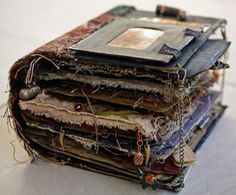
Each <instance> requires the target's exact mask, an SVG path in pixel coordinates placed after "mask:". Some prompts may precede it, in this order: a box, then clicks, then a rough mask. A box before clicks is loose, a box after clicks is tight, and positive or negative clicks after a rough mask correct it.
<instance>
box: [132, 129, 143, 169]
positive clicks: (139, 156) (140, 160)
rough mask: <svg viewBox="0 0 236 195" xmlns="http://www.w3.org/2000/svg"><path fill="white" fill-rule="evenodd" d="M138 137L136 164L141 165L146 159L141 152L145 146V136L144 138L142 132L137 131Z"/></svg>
mask: <svg viewBox="0 0 236 195" xmlns="http://www.w3.org/2000/svg"><path fill="white" fill-rule="evenodd" d="M136 137H137V142H136V143H137V149H138V150H137V152H136V154H135V155H134V164H135V165H136V166H141V165H142V164H143V161H144V156H143V154H142V153H141V148H142V146H143V138H142V134H141V133H140V132H139V131H138V132H137V134H136Z"/></svg>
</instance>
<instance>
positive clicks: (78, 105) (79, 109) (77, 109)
mask: <svg viewBox="0 0 236 195" xmlns="http://www.w3.org/2000/svg"><path fill="white" fill-rule="evenodd" d="M74 109H75V111H77V112H80V111H81V110H82V104H81V103H77V104H75V106H74Z"/></svg>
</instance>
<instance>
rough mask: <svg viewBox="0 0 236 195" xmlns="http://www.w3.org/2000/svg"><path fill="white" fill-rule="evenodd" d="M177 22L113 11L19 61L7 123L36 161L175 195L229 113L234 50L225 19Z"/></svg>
mask: <svg viewBox="0 0 236 195" xmlns="http://www.w3.org/2000/svg"><path fill="white" fill-rule="evenodd" d="M158 10H159V11H158ZM159 12H160V13H161V16H160V14H159V15H158V14H157V13H159ZM166 12H168V13H169V12H171V13H178V14H179V15H178V14H177V15H176V14H175V15H176V17H173V14H171V15H170V14H167V15H166ZM183 13H185V12H182V11H178V10H177V11H176V10H174V9H173V8H172V9H170V8H168V9H165V10H164V9H163V8H161V9H160V7H159V8H158V9H157V12H156V13H155V12H146V11H141V10H136V9H135V8H134V7H128V6H118V7H115V8H114V9H112V10H110V11H108V12H106V13H104V14H102V15H100V16H98V17H97V18H95V19H93V20H90V21H88V22H87V23H86V24H84V25H82V26H79V27H77V28H75V29H74V30H72V31H70V32H68V33H66V34H64V35H62V36H61V37H59V38H57V39H55V40H53V41H51V42H49V43H47V44H45V45H43V46H41V47H39V48H38V49H36V50H35V51H33V52H32V53H30V54H28V55H26V56H25V57H23V58H21V59H20V60H18V61H17V62H16V63H15V64H14V65H13V66H12V68H11V70H10V77H9V79H10V94H9V117H10V118H11V120H12V122H13V124H14V128H15V130H16V132H17V134H18V136H19V138H20V140H21V141H23V142H24V147H25V149H26V150H27V152H28V153H29V155H30V157H32V160H36V159H37V158H44V159H48V160H51V161H53V162H58V163H62V164H65V165H71V166H75V167H79V168H83V169H86V170H90V171H94V172H98V173H103V174H107V175H111V176H115V177H119V178H123V179H126V180H130V181H134V182H140V183H141V184H142V186H143V188H146V187H148V186H151V187H152V188H153V189H156V188H159V187H160V188H166V189H169V190H174V191H180V190H181V189H182V188H183V187H184V180H185V179H186V176H187V173H188V171H189V170H190V167H191V166H192V165H194V164H196V163H197V157H196V155H195V152H196V151H197V149H198V148H199V147H200V145H201V144H202V143H203V140H205V139H206V135H207V134H209V132H210V131H211V129H212V127H213V126H214V124H215V123H216V122H217V121H218V119H219V118H220V116H221V115H222V114H223V112H224V110H225V108H226V107H225V106H224V105H222V95H223V85H224V73H225V69H226V68H229V65H228V64H227V63H226V61H225V53H226V52H227V49H228V47H229V45H230V43H229V42H228V41H227V40H226V35H225V24H226V21H225V20H223V19H217V18H206V17H200V16H191V15H185V14H184V15H183ZM180 14H182V15H181V17H180ZM183 16H184V19H183ZM181 18H182V19H181ZM220 29H223V30H222V32H224V33H223V34H221V33H218V37H217V38H214V37H215V36H216V35H215V34H217V32H218V31H219V30H220ZM213 34H214V37H213V36H212V35H213ZM221 75H223V76H222V77H221Z"/></svg>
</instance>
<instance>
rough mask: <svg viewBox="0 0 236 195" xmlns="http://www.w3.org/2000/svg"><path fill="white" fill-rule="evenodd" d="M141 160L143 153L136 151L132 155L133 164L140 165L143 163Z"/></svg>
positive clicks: (142, 159)
mask: <svg viewBox="0 0 236 195" xmlns="http://www.w3.org/2000/svg"><path fill="white" fill-rule="evenodd" d="M143 161H144V157H143V154H142V153H141V152H139V151H138V152H137V153H136V154H135V155H134V164H135V165H136V166H141V165H142V164H143Z"/></svg>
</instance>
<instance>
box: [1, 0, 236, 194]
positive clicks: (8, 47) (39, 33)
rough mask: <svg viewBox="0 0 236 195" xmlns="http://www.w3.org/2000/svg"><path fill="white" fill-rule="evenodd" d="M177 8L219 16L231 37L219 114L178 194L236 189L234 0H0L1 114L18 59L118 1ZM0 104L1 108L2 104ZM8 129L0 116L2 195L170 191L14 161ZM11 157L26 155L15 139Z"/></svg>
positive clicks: (12, 137)
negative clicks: (10, 73)
mask: <svg viewBox="0 0 236 195" xmlns="http://www.w3.org/2000/svg"><path fill="white" fill-rule="evenodd" d="M157 3H160V4H166V5H171V6H177V7H180V8H182V9H184V10H186V11H188V12H189V13H191V14H195V15H204V16H215V17H223V18H226V19H227V20H228V23H229V24H228V27H227V28H228V35H229V39H230V40H231V41H232V42H233V44H232V45H231V49H230V52H231V56H230V59H229V63H230V65H231V70H230V71H227V77H226V81H227V82H226V94H225V102H227V104H228V105H230V107H229V109H228V110H227V112H226V114H225V115H224V118H223V119H222V120H221V121H220V123H219V124H218V125H217V128H216V129H215V131H214V132H213V133H212V135H211V136H210V137H209V140H207V142H206V144H205V145H204V146H203V147H202V149H201V151H200V153H199V154H198V165H196V166H194V167H193V169H192V172H191V174H190V176H189V178H188V180H187V183H186V187H185V189H184V190H183V191H182V192H181V193H180V194H204V195H208V194H209V195H210V194H211V195H215V194H236V183H235V182H236V167H235V162H236V149H235V143H236V142H235V138H236V129H235V124H236V123H235V121H236V114H235V113H236V104H235V102H234V101H235V100H236V90H235V89H236V68H235V66H234V61H236V48H235V44H234V43H236V21H235V20H236V1H234V0H205V1H196V0H195V1H193V0H166V1H163V0H159V1H157V0H155V1H154V0H121V1H116V0H97V1H95V0H83V1H82V0H67V1H65V0H64V1H63V0H38V1H34V0H0V114H3V112H4V106H1V105H3V104H4V103H5V102H6V101H7V94H6V93H4V92H5V91H7V83H8V81H7V75H8V70H9V68H10V66H11V65H12V64H13V63H14V61H16V60H17V59H18V58H20V57H22V56H23V55H25V54H27V53H28V52H30V51H32V50H33V49H35V48H37V47H39V46H40V45H42V44H44V43H46V42H48V41H50V40H51V39H54V38H55V37H57V36H59V35H61V34H63V33H65V32H66V31H69V30H71V29H72V28H74V27H76V26H78V25H80V24H82V23H83V22H85V21H87V20H88V19H91V18H93V17H95V16H97V15H98V14H101V13H102V12H104V11H107V10H108V9H110V8H112V7H114V6H115V5H117V4H130V5H134V6H136V7H137V8H138V9H144V10H151V11H154V10H155V7H156V4H157ZM1 107H2V109H1ZM14 140H15V135H14V133H13V131H11V133H10V134H9V133H8V131H7V126H6V120H5V119H2V118H1V119H0V195H2V194H4V195H5V194H9V195H11V194H19V195H20V194H27V195H28V194H30V195H31V194H125V195H126V194H157V193H158V194H169V192H167V191H156V192H153V191H152V190H151V189H147V190H146V191H143V190H142V189H141V187H140V186H139V185H136V184H133V183H130V182H126V181H123V180H120V179H116V178H113V177H108V176H103V175H100V174H96V173H92V172H88V171H83V170H79V169H75V168H71V167H61V166H58V165H54V164H49V163H45V162H41V161H40V162H38V165H32V164H29V163H23V164H22V163H16V162H15V161H14V160H13V158H12V153H13V148H12V147H11V145H10V142H11V141H14ZM14 145H15V147H16V157H17V158H18V159H20V160H26V159H27V156H26V154H25V153H24V151H23V150H22V149H21V148H20V147H19V144H18V143H17V141H16V142H14Z"/></svg>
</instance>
